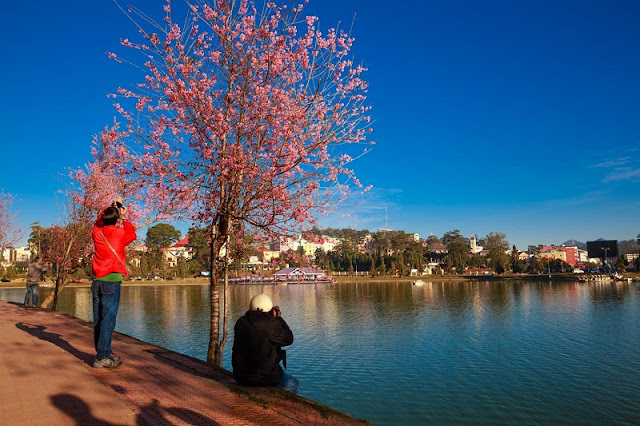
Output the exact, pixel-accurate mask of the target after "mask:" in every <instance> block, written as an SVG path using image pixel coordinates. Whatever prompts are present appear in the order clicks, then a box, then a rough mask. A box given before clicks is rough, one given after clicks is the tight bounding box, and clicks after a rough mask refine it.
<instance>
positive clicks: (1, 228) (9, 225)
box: [0, 189, 22, 261]
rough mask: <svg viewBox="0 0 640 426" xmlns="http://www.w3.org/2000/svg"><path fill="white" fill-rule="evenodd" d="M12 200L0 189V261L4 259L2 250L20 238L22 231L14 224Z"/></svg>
mask: <svg viewBox="0 0 640 426" xmlns="http://www.w3.org/2000/svg"><path fill="white" fill-rule="evenodd" d="M13 200H14V197H13V195H11V194H8V193H5V192H4V191H2V190H1V189H0V261H2V260H3V259H4V249H5V248H7V247H12V246H13V245H14V244H16V243H17V242H18V241H20V238H22V230H21V229H20V228H19V227H18V226H17V224H16V213H15V212H12V211H11V206H12V205H13Z"/></svg>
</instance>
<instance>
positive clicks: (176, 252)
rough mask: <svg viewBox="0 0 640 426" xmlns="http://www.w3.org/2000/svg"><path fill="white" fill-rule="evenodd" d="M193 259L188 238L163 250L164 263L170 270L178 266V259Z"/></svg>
mask: <svg viewBox="0 0 640 426" xmlns="http://www.w3.org/2000/svg"><path fill="white" fill-rule="evenodd" d="M192 257H193V247H192V246H191V244H189V236H188V235H186V236H185V237H184V238H182V239H180V240H178V241H176V242H175V244H173V245H172V246H171V247H167V248H166V249H164V261H165V263H166V264H167V266H169V267H170V268H173V267H175V266H176V265H177V264H178V259H180V258H182V259H184V260H190V259H191V258H192Z"/></svg>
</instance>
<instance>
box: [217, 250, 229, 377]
mask: <svg viewBox="0 0 640 426" xmlns="http://www.w3.org/2000/svg"><path fill="white" fill-rule="evenodd" d="M228 254H229V251H227V252H226V253H225V260H226V262H225V264H224V272H223V274H224V281H223V286H222V340H220V344H219V345H218V359H219V360H220V364H219V365H218V366H219V367H222V350H223V349H224V345H225V344H226V343H227V334H228V332H227V330H228V327H227V319H228V317H229V291H228V290H229V262H228Z"/></svg>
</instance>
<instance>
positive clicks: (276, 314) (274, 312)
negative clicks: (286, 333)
mask: <svg viewBox="0 0 640 426" xmlns="http://www.w3.org/2000/svg"><path fill="white" fill-rule="evenodd" d="M271 315H273V316H274V317H281V316H282V313H281V312H280V306H274V307H273V308H271Z"/></svg>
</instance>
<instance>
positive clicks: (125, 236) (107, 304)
mask: <svg viewBox="0 0 640 426" xmlns="http://www.w3.org/2000/svg"><path fill="white" fill-rule="evenodd" d="M126 211H127V209H126V207H123V206H122V204H121V201H119V200H118V201H116V202H114V203H113V205H112V206H111V207H107V208H106V209H104V210H103V211H101V212H100V214H99V215H98V220H96V223H95V225H94V226H93V231H92V237H93V244H94V247H95V251H94V254H93V264H92V268H91V269H92V275H93V283H92V284H91V293H92V295H93V340H94V345H95V347H96V359H95V361H94V362H93V366H94V367H95V368H103V367H106V368H115V367H117V366H119V365H120V364H121V363H122V361H121V360H120V357H119V356H117V355H114V354H113V353H112V352H111V335H112V334H113V330H114V329H115V327H116V316H117V315H118V306H119V305H120V284H121V283H122V280H123V279H124V276H125V275H127V264H126V255H125V252H124V248H125V247H126V246H127V245H129V244H130V243H131V242H132V241H134V240H135V239H136V238H137V236H136V229H135V228H134V226H133V225H132V224H131V223H130V222H127V221H126V220H125V214H126ZM118 221H121V222H122V226H118Z"/></svg>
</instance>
